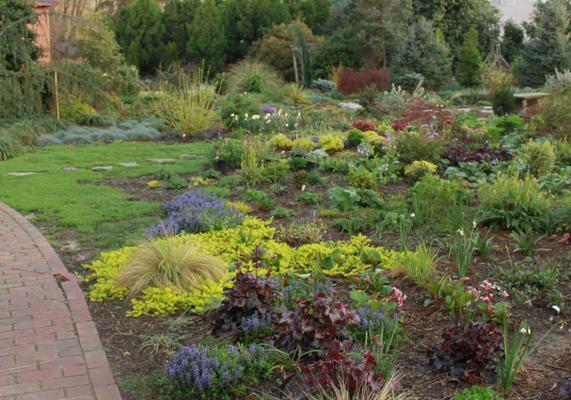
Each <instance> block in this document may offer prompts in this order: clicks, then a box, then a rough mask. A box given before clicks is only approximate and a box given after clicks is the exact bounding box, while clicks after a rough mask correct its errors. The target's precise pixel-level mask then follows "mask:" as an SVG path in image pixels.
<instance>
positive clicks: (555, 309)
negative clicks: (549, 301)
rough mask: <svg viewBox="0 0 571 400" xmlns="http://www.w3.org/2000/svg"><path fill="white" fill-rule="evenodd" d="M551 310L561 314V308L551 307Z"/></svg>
mask: <svg viewBox="0 0 571 400" xmlns="http://www.w3.org/2000/svg"><path fill="white" fill-rule="evenodd" d="M551 308H552V309H553V310H554V311H555V312H556V313H557V315H559V314H560V313H561V308H559V306H551Z"/></svg>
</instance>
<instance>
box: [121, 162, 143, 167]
mask: <svg viewBox="0 0 571 400" xmlns="http://www.w3.org/2000/svg"><path fill="white" fill-rule="evenodd" d="M119 165H120V166H121V167H125V168H135V167H138V166H139V163H138V162H136V161H130V162H122V163H119Z"/></svg>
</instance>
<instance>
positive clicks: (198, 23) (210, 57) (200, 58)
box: [187, 0, 226, 72]
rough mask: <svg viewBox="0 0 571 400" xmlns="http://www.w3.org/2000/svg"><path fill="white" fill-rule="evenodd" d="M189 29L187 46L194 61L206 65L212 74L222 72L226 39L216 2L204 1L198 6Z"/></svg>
mask: <svg viewBox="0 0 571 400" xmlns="http://www.w3.org/2000/svg"><path fill="white" fill-rule="evenodd" d="M188 29H189V40H188V44H187V46H188V50H189V53H190V55H191V57H192V58H193V60H194V61H195V62H198V63H204V64H205V66H206V68H207V69H208V70H209V71H210V72H218V71H220V70H221V69H222V67H223V66H224V63H225V61H226V60H225V53H224V50H225V48H226V39H225V37H224V25H223V19H222V13H221V12H220V9H219V8H218V7H217V6H216V2H215V0H204V1H203V2H202V3H201V4H200V6H198V8H197V9H196V14H195V16H194V18H193V20H192V23H191V24H190V26H189V28H188Z"/></svg>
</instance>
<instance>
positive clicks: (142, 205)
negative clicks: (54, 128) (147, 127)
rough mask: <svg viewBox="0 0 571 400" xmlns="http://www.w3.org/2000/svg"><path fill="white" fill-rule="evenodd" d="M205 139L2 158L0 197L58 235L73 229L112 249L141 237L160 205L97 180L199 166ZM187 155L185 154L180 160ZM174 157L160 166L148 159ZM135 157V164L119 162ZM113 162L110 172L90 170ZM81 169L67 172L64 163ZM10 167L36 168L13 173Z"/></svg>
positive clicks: (205, 154)
mask: <svg viewBox="0 0 571 400" xmlns="http://www.w3.org/2000/svg"><path fill="white" fill-rule="evenodd" d="M210 149H211V146H210V145H209V144H207V143H190V144H165V143H113V144H91V145H82V146H50V147H44V148H41V149H39V150H38V151H37V152H35V153H28V154H25V155H22V156H19V157H17V158H14V159H12V160H8V161H2V162H0V202H3V203H6V204H8V205H9V206H10V207H12V208H14V209H16V210H18V211H19V212H21V213H22V214H24V215H26V214H30V213H34V214H35V217H34V219H33V221H32V222H34V221H35V222H39V223H41V224H42V226H44V227H46V226H47V229H48V233H52V234H56V233H57V232H62V231H66V230H72V231H73V232H75V234H76V235H77V238H78V240H79V241H80V242H81V243H82V244H83V245H86V246H89V247H96V248H99V249H101V250H104V249H111V248H117V247H120V246H123V245H125V244H129V243H132V242H133V241H134V240H137V239H138V240H140V238H141V235H142V233H143V232H144V230H145V229H146V228H147V227H148V226H149V225H150V224H152V223H154V222H156V220H157V210H158V209H159V207H160V204H158V203H155V202H149V201H135V200H132V199H129V196H128V195H127V194H126V193H125V192H124V191H123V190H121V189H120V188H115V187H110V186H105V185H101V184H98V182H99V183H100V181H101V180H105V179H117V178H129V177H138V176H150V175H152V174H154V173H155V172H157V171H158V170H160V169H163V168H166V169H168V170H169V171H173V172H176V173H179V174H187V173H192V172H196V171H198V170H200V169H201V168H202V167H203V166H204V165H205V164H206V163H207V162H208V154H209V152H210ZM181 155H187V157H185V158H187V159H180V158H179V157H180V156H181ZM167 158H171V159H176V161H175V162H174V163H170V164H167V165H160V164H157V163H155V162H152V161H149V160H150V159H167ZM123 162H137V163H138V164H139V166H138V167H134V168H126V167H121V166H119V165H118V164H119V163H123ZM94 166H113V170H112V171H97V172H95V171H92V170H91V168H92V167H94ZM69 167H75V168H80V169H82V170H81V171H77V172H66V171H64V168H69ZM10 172H37V173H38V174H37V175H30V176H20V177H14V176H9V175H8V173H10Z"/></svg>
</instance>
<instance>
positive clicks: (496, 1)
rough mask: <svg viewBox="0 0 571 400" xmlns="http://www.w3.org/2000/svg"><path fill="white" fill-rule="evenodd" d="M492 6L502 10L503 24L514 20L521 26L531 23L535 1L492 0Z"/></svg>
mask: <svg viewBox="0 0 571 400" xmlns="http://www.w3.org/2000/svg"><path fill="white" fill-rule="evenodd" d="M492 4H493V5H494V6H496V7H497V8H498V9H499V10H500V14H501V16H502V22H505V21H507V20H510V19H511V20H513V21H514V22H516V23H518V24H521V23H522V22H525V21H529V20H530V19H531V15H532V14H533V5H534V4H535V1H534V0H492Z"/></svg>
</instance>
